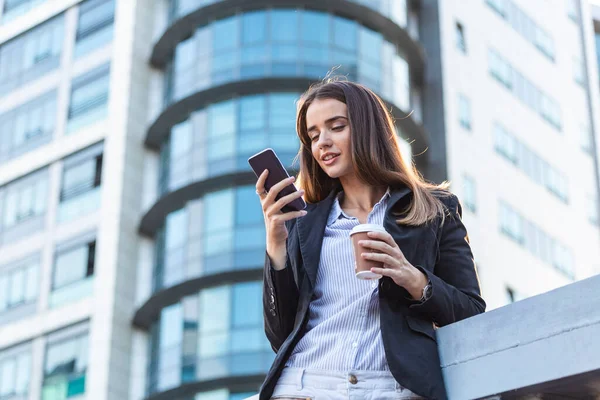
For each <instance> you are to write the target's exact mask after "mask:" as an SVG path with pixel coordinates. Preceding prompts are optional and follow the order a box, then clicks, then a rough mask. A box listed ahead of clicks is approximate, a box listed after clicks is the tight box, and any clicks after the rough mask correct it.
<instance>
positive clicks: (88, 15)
mask: <svg viewBox="0 0 600 400" xmlns="http://www.w3.org/2000/svg"><path fill="white" fill-rule="evenodd" d="M114 20H115V0H86V1H84V2H82V3H81V5H80V6H79V21H78V23H77V34H76V43H75V56H76V57H78V56H81V55H83V54H86V53H88V52H90V51H92V50H95V49H97V48H99V47H101V46H103V45H105V44H106V43H108V42H110V41H111V40H112V37H113V23H114Z"/></svg>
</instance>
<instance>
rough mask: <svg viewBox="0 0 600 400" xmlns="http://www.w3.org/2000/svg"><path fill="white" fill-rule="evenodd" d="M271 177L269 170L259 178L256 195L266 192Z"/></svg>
mask: <svg viewBox="0 0 600 400" xmlns="http://www.w3.org/2000/svg"><path fill="white" fill-rule="evenodd" d="M267 176H269V170H268V169H265V170H264V171H263V172H262V173H261V174H260V175H259V177H258V180H257V181H256V193H262V192H264V191H265V182H266V180H267Z"/></svg>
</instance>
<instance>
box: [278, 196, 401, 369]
mask: <svg viewBox="0 0 600 400" xmlns="http://www.w3.org/2000/svg"><path fill="white" fill-rule="evenodd" d="M340 195H342V193H340ZM389 195H390V193H389V190H388V191H387V192H386V193H385V195H384V196H383V197H382V198H381V200H379V202H378V203H377V204H375V206H374V207H373V210H371V212H370V213H369V215H368V217H367V223H369V224H378V225H383V218H384V214H385V210H386V207H387V202H388V199H389ZM339 197H340V196H338V197H337V198H336V199H335V201H334V203H333V206H332V209H331V212H330V214H329V218H328V220H327V226H326V227H325V236H324V238H323V245H322V249H321V259H320V261H319V269H318V272H317V280H316V284H315V290H314V296H313V299H312V301H311V303H310V307H309V320H308V323H307V327H306V332H305V334H304V336H303V337H302V338H301V339H300V341H299V342H298V344H297V345H296V347H295V348H294V351H293V353H292V355H291V356H290V358H289V359H288V361H287V363H286V366H289V367H297V368H307V369H320V370H335V371H349V370H359V371H389V367H388V365H387V361H386V358H385V352H384V348H383V341H382V338H381V331H380V329H379V290H378V281H377V280H373V281H368V280H360V279H357V278H356V277H355V276H354V253H353V250H352V243H351V241H350V238H349V235H350V231H351V230H352V228H353V227H355V226H356V225H359V224H360V222H359V221H358V219H357V218H355V217H350V216H348V215H347V214H345V213H344V212H343V211H342V208H341V207H340V203H339Z"/></svg>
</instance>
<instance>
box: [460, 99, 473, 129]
mask: <svg viewBox="0 0 600 400" xmlns="http://www.w3.org/2000/svg"><path fill="white" fill-rule="evenodd" d="M458 116H459V122H460V126H462V127H463V128H465V129H468V130H471V102H470V101H469V99H468V98H467V97H466V96H464V95H463V94H459V95H458Z"/></svg>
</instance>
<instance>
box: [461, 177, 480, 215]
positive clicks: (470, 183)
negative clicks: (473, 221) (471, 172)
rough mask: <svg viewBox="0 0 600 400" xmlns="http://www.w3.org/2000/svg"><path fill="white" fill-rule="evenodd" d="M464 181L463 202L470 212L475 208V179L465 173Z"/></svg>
mask: <svg viewBox="0 0 600 400" xmlns="http://www.w3.org/2000/svg"><path fill="white" fill-rule="evenodd" d="M463 181H464V204H465V207H466V208H467V209H468V210H470V211H471V212H475V211H476V210H477V206H476V204H477V195H476V190H475V180H474V179H473V178H471V177H470V176H467V175H465V176H464V177H463Z"/></svg>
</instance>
